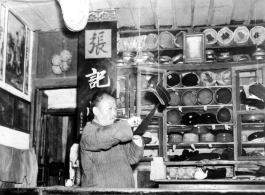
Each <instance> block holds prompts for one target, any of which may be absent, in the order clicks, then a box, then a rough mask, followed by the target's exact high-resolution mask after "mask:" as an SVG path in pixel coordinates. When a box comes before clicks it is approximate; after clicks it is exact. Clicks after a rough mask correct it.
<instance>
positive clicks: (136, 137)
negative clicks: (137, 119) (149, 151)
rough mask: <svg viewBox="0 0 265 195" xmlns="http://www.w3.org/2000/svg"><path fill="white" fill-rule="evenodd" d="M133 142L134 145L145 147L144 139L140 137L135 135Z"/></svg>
mask: <svg viewBox="0 0 265 195" xmlns="http://www.w3.org/2000/svg"><path fill="white" fill-rule="evenodd" d="M132 140H133V141H134V143H135V144H136V145H137V146H139V147H142V146H143V140H142V137H141V136H140V135H134V136H133V139H132Z"/></svg>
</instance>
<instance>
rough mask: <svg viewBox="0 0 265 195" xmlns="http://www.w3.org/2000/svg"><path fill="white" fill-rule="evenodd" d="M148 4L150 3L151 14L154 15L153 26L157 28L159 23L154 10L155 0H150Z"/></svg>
mask: <svg viewBox="0 0 265 195" xmlns="http://www.w3.org/2000/svg"><path fill="white" fill-rule="evenodd" d="M150 4H151V7H152V11H153V15H154V20H155V26H156V28H157V29H158V28H159V26H158V25H159V24H158V16H157V12H156V7H157V0H150Z"/></svg>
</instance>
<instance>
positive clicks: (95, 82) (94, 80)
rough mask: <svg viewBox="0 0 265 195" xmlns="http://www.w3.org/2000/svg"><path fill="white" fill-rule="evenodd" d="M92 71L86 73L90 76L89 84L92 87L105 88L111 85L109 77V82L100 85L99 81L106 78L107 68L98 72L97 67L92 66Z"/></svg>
mask: <svg viewBox="0 0 265 195" xmlns="http://www.w3.org/2000/svg"><path fill="white" fill-rule="evenodd" d="M91 69H92V73H91V74H87V75H85V77H89V80H88V82H89V86H90V88H91V89H93V88H94V87H98V88H103V87H109V86H110V78H109V77H108V82H107V84H105V85H100V84H99V81H101V80H102V79H104V78H105V74H106V70H102V71H101V72H98V71H97V69H95V68H91Z"/></svg>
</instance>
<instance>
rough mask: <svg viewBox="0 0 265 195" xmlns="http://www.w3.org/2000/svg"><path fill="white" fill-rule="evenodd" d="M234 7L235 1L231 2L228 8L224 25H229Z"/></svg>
mask: <svg viewBox="0 0 265 195" xmlns="http://www.w3.org/2000/svg"><path fill="white" fill-rule="evenodd" d="M235 5H236V0H232V2H231V6H230V7H229V11H228V13H227V17H226V24H230V23H231V19H232V16H233V13H234V9H235Z"/></svg>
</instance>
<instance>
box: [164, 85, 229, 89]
mask: <svg viewBox="0 0 265 195" xmlns="http://www.w3.org/2000/svg"><path fill="white" fill-rule="evenodd" d="M202 88H213V89H215V88H218V89H219V88H232V85H215V86H194V87H185V86H183V87H168V88H167V90H188V89H202Z"/></svg>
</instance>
